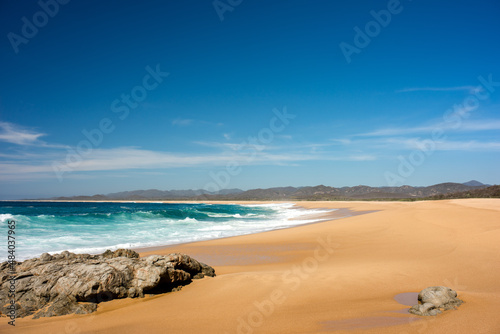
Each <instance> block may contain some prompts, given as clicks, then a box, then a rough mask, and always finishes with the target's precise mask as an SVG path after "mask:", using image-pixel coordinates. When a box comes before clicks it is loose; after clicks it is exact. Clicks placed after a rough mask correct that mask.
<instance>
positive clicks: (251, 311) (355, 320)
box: [0, 199, 500, 334]
mask: <svg viewBox="0 0 500 334" xmlns="http://www.w3.org/2000/svg"><path fill="white" fill-rule="evenodd" d="M297 205H299V206H302V207H305V208H336V209H345V210H344V211H340V212H344V213H345V212H347V211H346V210H350V211H352V212H357V213H362V214H357V215H352V216H351V217H347V218H340V215H338V213H337V217H335V216H333V217H332V219H331V220H328V221H322V222H319V223H315V224H309V225H302V226H297V227H293V228H288V229H282V230H275V231H270V232H264V233H259V234H252V235H246V236H239V237H231V238H225V239H218V240H210V241H203V242H197V243H191V244H183V245H177V246H172V247H166V248H163V249H155V250H149V251H143V252H142V253H141V256H147V255H150V254H160V255H161V254H168V253H172V252H182V253H186V254H189V255H190V256H192V257H194V258H196V259H197V260H199V261H202V262H205V263H207V264H209V265H211V266H213V267H214V268H215V270H216V273H217V276H216V277H215V278H210V277H206V278H203V279H201V280H195V281H194V282H193V283H192V284H190V285H188V286H186V287H184V288H183V289H182V290H181V291H179V292H173V293H167V294H163V295H158V296H153V297H146V298H136V299H122V300H113V301H110V302H105V303H101V304H100V305H99V308H98V311H97V312H95V313H93V314H90V315H68V316H61V317H52V318H43V319H38V320H32V319H30V318H29V317H28V318H22V319H17V320H16V326H15V328H14V327H12V326H8V325H7V319H6V318H4V317H3V318H0V320H1V324H0V332H2V333H14V332H15V333H54V334H59V333H61V334H62V333H119V334H125V333H150V334H153V333H323V332H334V333H398V334H404V333H441V334H442V333H500V319H499V318H498V313H499V312H500V284H499V282H500V242H499V241H500V199H466V200H446V201H421V202H298V203H297ZM436 285H444V286H448V287H450V288H452V289H454V290H456V291H457V292H458V296H459V298H461V299H463V300H464V301H465V304H463V305H462V306H460V308H459V309H458V310H455V311H446V312H444V313H443V314H441V315H439V316H437V317H417V316H413V315H410V314H408V313H407V311H406V310H407V309H408V308H409V306H410V305H411V304H414V303H416V293H417V292H419V291H420V290H422V289H424V288H426V287H429V286H436Z"/></svg>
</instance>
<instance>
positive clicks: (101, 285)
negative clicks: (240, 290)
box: [0, 249, 215, 318]
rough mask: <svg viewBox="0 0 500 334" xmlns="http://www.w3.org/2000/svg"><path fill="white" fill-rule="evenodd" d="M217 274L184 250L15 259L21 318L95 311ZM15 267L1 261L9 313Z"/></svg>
mask: <svg viewBox="0 0 500 334" xmlns="http://www.w3.org/2000/svg"><path fill="white" fill-rule="evenodd" d="M205 275H206V276H211V277H213V276H215V271H214V269H213V268H212V267H210V266H208V265H206V264H204V263H201V262H198V261H196V260H195V259H193V258H191V257H189V256H188V255H185V254H180V253H175V254H169V255H166V256H159V255H151V256H148V257H145V258H139V254H137V253H136V252H134V251H132V250H128V249H119V250H116V251H114V252H112V251H110V250H107V251H106V252H104V253H103V254H100V255H89V254H74V253H70V252H67V251H64V252H62V253H61V254H54V255H50V254H47V253H44V254H42V255H41V256H40V257H39V258H34V259H29V260H26V261H24V262H17V263H16V310H17V312H16V313H17V316H18V317H25V316H28V315H33V318H39V317H51V316H57V315H65V314H71V313H77V314H86V313H91V312H94V311H95V310H96V309H97V304H99V303H100V302H102V301H108V300H111V299H115V298H127V297H131V298H133V297H143V296H144V294H158V293H165V292H171V291H178V290H180V287H181V286H183V285H186V284H189V283H190V282H191V280H192V279H196V278H202V277H204V276H205ZM9 279H10V267H9V265H8V263H7V262H4V263H1V264H0V301H1V305H0V312H1V313H3V314H7V312H8V309H7V306H9V301H10V298H9V297H8V294H9V286H10V281H9Z"/></svg>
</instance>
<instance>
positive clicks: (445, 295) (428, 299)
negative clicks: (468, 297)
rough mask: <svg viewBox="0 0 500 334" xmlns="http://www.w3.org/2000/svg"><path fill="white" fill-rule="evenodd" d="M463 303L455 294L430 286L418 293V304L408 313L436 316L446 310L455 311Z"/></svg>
mask: <svg viewBox="0 0 500 334" xmlns="http://www.w3.org/2000/svg"><path fill="white" fill-rule="evenodd" d="M462 303H463V301H462V300H460V299H458V298H457V292H456V291H455V290H452V289H450V288H447V287H445V286H431V287H429V288H427V289H424V290H422V291H420V293H419V294H418V304H417V305H414V306H412V307H411V308H410V309H409V310H408V312H410V313H412V314H415V315H422V316H430V315H438V314H440V313H442V312H443V311H446V310H455V309H456V308H457V307H458V306H460V305H462Z"/></svg>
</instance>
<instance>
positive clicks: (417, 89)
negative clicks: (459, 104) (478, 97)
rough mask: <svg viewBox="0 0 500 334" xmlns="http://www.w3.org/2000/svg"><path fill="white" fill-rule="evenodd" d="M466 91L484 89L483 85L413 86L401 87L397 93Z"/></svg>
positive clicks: (471, 92)
mask: <svg viewBox="0 0 500 334" xmlns="http://www.w3.org/2000/svg"><path fill="white" fill-rule="evenodd" d="M456 91H465V92H467V93H470V94H474V93H476V92H480V91H482V88H481V86H455V87H413V88H404V89H399V90H397V91H396V93H408V92H456Z"/></svg>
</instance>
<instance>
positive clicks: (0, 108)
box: [0, 0, 500, 199]
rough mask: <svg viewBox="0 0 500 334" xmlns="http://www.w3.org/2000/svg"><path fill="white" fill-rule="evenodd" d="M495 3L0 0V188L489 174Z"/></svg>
mask: <svg viewBox="0 0 500 334" xmlns="http://www.w3.org/2000/svg"><path fill="white" fill-rule="evenodd" d="M499 14H500V4H499V3H498V2H497V1H493V0H491V1H486V0H485V1H469V0H454V1H439V2H437V1H431V0H414V1H411V0H401V1H397V0H390V1H373V0H370V1H322V0H319V1H314V2H311V1H306V0H300V1H299V0H289V1H263V0H262V1H261V0H256V1H249V0H216V1H213V0H209V1H205V0H197V1H92V0H89V1H77V0H72V1H68V0H59V1H56V0H41V1H15V0H0V36H2V37H1V39H0V40H1V42H0V199H21V198H47V197H52V196H71V195H93V194H107V193H111V192H118V191H126V190H136V189H152V188H155V189H161V190H171V189H206V190H210V191H217V190H220V189H224V188H240V189H244V190H246V189H253V188H270V187H279V186H314V185H319V184H324V185H327V186H334V187H342V186H355V185H360V184H363V185H369V186H399V185H413V186H427V185H432V184H436V183H441V182H466V181H469V180H472V179H476V180H479V181H481V182H483V183H488V184H500V173H498V166H499V165H500V138H499V134H500V113H499V111H500V62H499V61H498V59H500V43H499V42H500V41H499V37H498V36H500V20H498V16H499Z"/></svg>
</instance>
